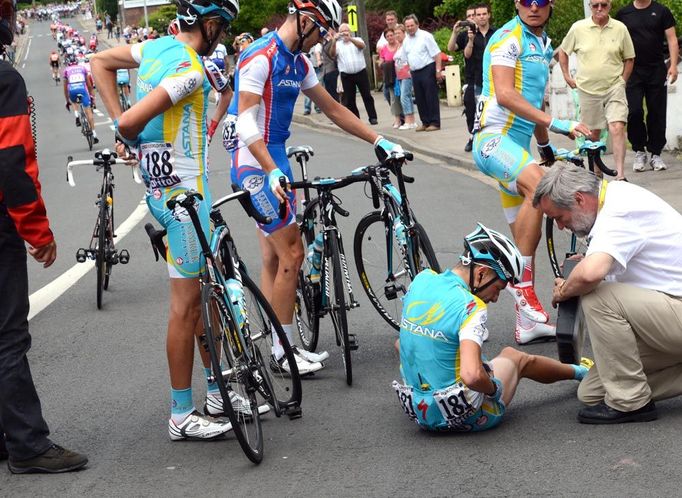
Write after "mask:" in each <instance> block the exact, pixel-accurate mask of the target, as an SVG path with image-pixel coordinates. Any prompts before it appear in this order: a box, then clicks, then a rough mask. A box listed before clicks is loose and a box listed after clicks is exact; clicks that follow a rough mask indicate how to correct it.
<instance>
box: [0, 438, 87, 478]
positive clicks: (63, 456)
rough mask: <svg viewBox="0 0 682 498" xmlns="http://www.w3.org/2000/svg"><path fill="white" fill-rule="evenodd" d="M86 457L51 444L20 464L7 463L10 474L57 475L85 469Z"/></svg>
mask: <svg viewBox="0 0 682 498" xmlns="http://www.w3.org/2000/svg"><path fill="white" fill-rule="evenodd" d="M87 463H88V457H86V456H85V455H80V454H78V453H76V452H73V451H70V450H67V449H65V448H62V447H61V446H59V445H56V444H53V445H52V446H50V448H49V449H48V450H47V451H46V452H45V453H43V454H42V455H38V456H36V457H33V458H29V459H28V460H22V461H20V462H13V461H12V460H10V461H9V462H7V467H9V470H10V472H12V474H57V473H60V472H71V471H72V470H78V469H80V468H83V467H85V465H87Z"/></svg>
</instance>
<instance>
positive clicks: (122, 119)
mask: <svg viewBox="0 0 682 498" xmlns="http://www.w3.org/2000/svg"><path fill="white" fill-rule="evenodd" d="M118 132H119V133H120V134H121V136H122V137H123V138H126V139H129V140H133V139H134V138H135V137H136V136H137V131H136V130H135V127H134V126H133V123H132V120H131V119H130V115H129V113H127V112H124V113H123V114H121V115H120V116H119V118H118Z"/></svg>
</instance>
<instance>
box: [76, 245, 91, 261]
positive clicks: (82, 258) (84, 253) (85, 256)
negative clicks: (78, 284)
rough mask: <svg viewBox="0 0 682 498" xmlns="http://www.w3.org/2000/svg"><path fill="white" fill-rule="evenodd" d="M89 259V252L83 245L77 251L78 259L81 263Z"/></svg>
mask: <svg viewBox="0 0 682 498" xmlns="http://www.w3.org/2000/svg"><path fill="white" fill-rule="evenodd" d="M87 259H88V253H87V251H86V250H85V249H83V248H82V247H81V248H80V249H78V250H77V251H76V261H78V262H79V263H85V261H86V260H87Z"/></svg>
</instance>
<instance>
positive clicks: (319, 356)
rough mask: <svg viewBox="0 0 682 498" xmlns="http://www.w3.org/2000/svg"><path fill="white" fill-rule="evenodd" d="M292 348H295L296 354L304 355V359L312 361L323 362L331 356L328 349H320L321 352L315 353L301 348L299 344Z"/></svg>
mask: <svg viewBox="0 0 682 498" xmlns="http://www.w3.org/2000/svg"><path fill="white" fill-rule="evenodd" d="M291 349H293V350H294V354H295V355H298V356H301V357H303V359H304V360H306V361H309V362H310V363H322V362H323V361H324V360H326V359H327V358H329V353H327V352H326V351H320V352H319V353H314V352H312V351H308V350H306V349H302V348H299V347H298V346H292V347H291Z"/></svg>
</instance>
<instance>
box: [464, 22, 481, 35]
mask: <svg viewBox="0 0 682 498" xmlns="http://www.w3.org/2000/svg"><path fill="white" fill-rule="evenodd" d="M469 28H471V31H473V32H474V34H475V33H476V32H477V31H478V26H477V25H476V23H475V22H471V21H461V22H460V23H459V30H461V31H464V30H465V29H469Z"/></svg>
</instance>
